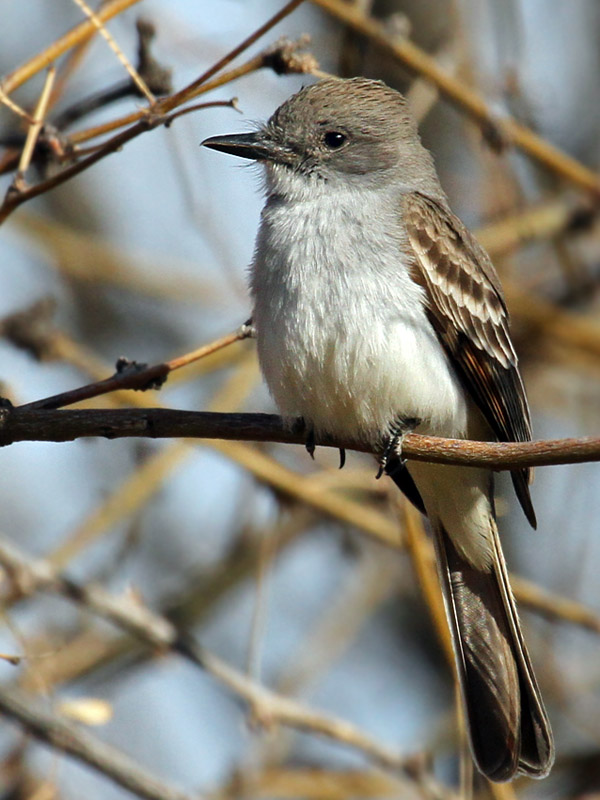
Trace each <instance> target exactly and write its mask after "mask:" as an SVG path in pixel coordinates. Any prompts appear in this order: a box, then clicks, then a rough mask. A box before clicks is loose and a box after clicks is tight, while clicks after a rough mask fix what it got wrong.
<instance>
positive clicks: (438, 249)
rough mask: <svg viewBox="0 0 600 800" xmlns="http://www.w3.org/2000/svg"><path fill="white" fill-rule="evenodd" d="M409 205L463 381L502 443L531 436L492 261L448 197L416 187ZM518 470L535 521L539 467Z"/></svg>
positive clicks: (433, 310) (420, 260)
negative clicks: (532, 489) (533, 486)
mask: <svg viewBox="0 0 600 800" xmlns="http://www.w3.org/2000/svg"><path fill="white" fill-rule="evenodd" d="M403 204H404V208H403V214H404V219H405V222H406V228H407V235H408V241H409V244H410V246H411V249H412V251H413V254H414V268H413V279H414V280H415V281H416V282H417V283H419V284H420V285H421V286H423V288H424V289H425V291H426V293H427V298H428V301H429V308H428V311H429V315H430V319H431V322H432V324H433V326H434V328H435V330H436V332H437V335H438V336H439V338H440V341H441V342H442V344H443V346H444V348H445V349H446V352H447V353H448V355H449V357H450V359H451V361H452V363H453V365H454V367H455V369H456V371H457V373H458V375H459V376H460V379H461V381H462V383H463V385H464V386H465V388H466V390H467V391H468V392H469V394H470V395H471V397H472V398H473V400H474V401H475V402H476V403H477V405H478V406H479V408H480V410H481V412H482V413H483V415H484V417H485V419H486V420H487V422H488V424H489V425H490V427H491V428H492V430H493V432H494V434H495V435H496V436H497V437H498V439H499V440H500V441H503V442H514V441H516V442H526V441H530V439H531V422H530V415H529V406H528V404H527V397H526V395H525V389H524V387H523V382H522V380H521V376H520V374H519V370H518V367H517V356H516V354H515V351H514V348H513V346H512V342H511V340H510V334H509V328H508V323H509V319H508V312H507V309H506V303H505V300H504V295H503V293H502V287H501V286H500V282H499V280H498V276H497V275H496V271H495V270H494V266H493V264H492V262H491V261H490V259H489V257H488V255H487V253H486V252H485V251H484V250H483V248H482V247H481V245H479V243H478V242H477V241H476V240H475V239H474V237H473V236H472V235H471V234H470V233H469V231H468V230H467V229H466V228H465V226H464V225H463V224H462V222H461V221H460V220H459V219H458V217H456V216H455V215H454V214H452V212H451V211H450V210H449V209H448V208H447V207H446V206H445V205H443V204H442V203H440V202H438V201H437V200H434V199H432V198H430V197H426V196H425V195H422V194H420V193H418V192H413V193H410V194H407V195H405V196H404V199H403ZM511 476H512V480H513V484H514V487H515V491H516V493H517V497H518V498H519V502H520V503H521V506H522V507H523V511H524V512H525V515H526V516H527V519H528V520H529V522H530V523H531V524H532V525H533V527H535V525H536V520H535V512H534V510H533V505H532V503H531V497H530V494H529V484H530V482H531V470H529V469H520V470H514V471H513V472H512V473H511Z"/></svg>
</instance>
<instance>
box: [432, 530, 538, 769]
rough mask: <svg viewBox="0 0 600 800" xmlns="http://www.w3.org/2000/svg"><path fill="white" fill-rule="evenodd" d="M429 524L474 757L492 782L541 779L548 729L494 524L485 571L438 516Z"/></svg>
mask: <svg viewBox="0 0 600 800" xmlns="http://www.w3.org/2000/svg"><path fill="white" fill-rule="evenodd" d="M434 529H435V534H436V536H435V538H436V547H437V550H438V564H439V568H440V575H441V581H442V586H443V591H444V599H445V603H446V609H447V612H448V618H449V621H450V628H451V631H452V638H453V643H454V652H455V656H456V661H457V666H458V675H459V680H460V683H461V687H462V696H463V702H464V706H465V709H466V715H467V719H468V727H469V732H470V740H471V747H472V750H473V757H474V759H475V762H476V763H477V765H478V767H479V769H480V770H481V772H483V773H484V775H486V776H487V777H488V778H489V779H490V780H492V781H508V780H511V779H512V778H513V777H514V776H515V775H516V774H517V773H521V774H525V775H529V776H530V777H535V778H543V777H544V776H545V775H547V774H548V772H549V770H550V767H551V766H552V762H553V760H554V744H553V740H552V733H551V730H550V725H549V723H548V719H547V717H546V712H545V710H544V706H543V703H542V699H541V696H540V691H539V689H538V685H537V682H536V679H535V676H534V674H533V669H532V666H531V661H530V659H529V654H528V652H527V649H526V647H525V642H524V640H523V634H522V632H521V627H520V624H519V619H518V616H517V610H516V606H515V601H514V599H513V596H512V593H511V589H510V585H509V582H508V575H507V571H506V564H505V562H504V557H503V555H502V550H501V548H500V542H499V539H498V533H497V531H496V530H495V524H494V525H493V529H494V530H493V532H492V538H493V551H494V552H493V557H492V559H491V564H490V567H489V569H488V570H483V569H479V568H476V567H474V566H473V565H472V564H471V563H470V562H469V561H467V560H466V558H465V557H464V556H463V555H462V554H461V553H459V551H458V550H457V548H455V546H454V544H453V543H452V540H451V538H450V536H449V535H448V533H447V532H446V530H445V528H444V526H443V525H442V524H441V523H440V522H439V521H438V522H437V524H434Z"/></svg>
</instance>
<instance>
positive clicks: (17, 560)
mask: <svg viewBox="0 0 600 800" xmlns="http://www.w3.org/2000/svg"><path fill="white" fill-rule="evenodd" d="M0 564H1V565H2V567H3V568H4V569H5V570H6V572H7V573H8V574H9V575H10V576H11V578H12V580H13V582H14V586H15V590H16V592H17V593H21V594H23V593H27V594H30V593H32V592H34V591H45V592H50V593H52V594H58V595H61V596H62V597H65V598H67V599H69V600H71V601H74V602H76V603H77V604H78V605H80V606H82V607H83V608H85V609H87V610H88V611H91V612H92V613H94V614H96V615H98V616H100V617H102V618H103V619H105V620H108V621H109V622H111V623H113V624H114V625H116V626H117V627H118V628H120V629H121V630H124V631H126V632H127V633H129V634H130V635H132V636H134V637H135V638H137V639H139V640H140V641H142V642H144V643H145V644H146V645H148V646H149V647H151V648H152V649H155V650H156V649H157V648H159V649H161V650H171V651H173V652H175V653H179V654H180V655H182V656H183V657H184V658H186V659H188V660H189V661H191V662H192V663H194V664H196V666H198V667H200V668H201V669H203V670H204V671H205V672H208V673H209V674H210V675H212V676H213V677H214V678H215V679H216V680H217V681H218V682H219V683H220V684H221V685H223V686H225V687H226V688H227V689H228V690H229V691H230V692H232V693H233V694H235V695H236V696H237V697H239V698H240V699H241V700H243V701H244V702H245V703H246V704H247V705H248V707H249V709H250V712H251V716H252V719H253V720H254V722H256V723H260V724H262V725H272V724H273V723H274V722H275V723H279V724H283V725H288V726H290V727H293V728H296V729H297V730H304V731H308V732H311V733H316V734H319V735H321V736H324V737H326V738H329V739H334V740H336V741H340V742H343V743H344V744H346V745H348V746H350V747H352V748H354V749H357V750H360V751H361V752H363V753H365V754H366V755H367V756H369V757H370V758H372V759H374V760H375V761H376V762H378V763H379V764H380V765H381V766H384V767H387V768H388V769H393V770H399V771H401V772H403V773H404V774H405V775H406V776H407V777H409V778H410V779H411V780H413V781H416V782H417V783H418V784H419V785H420V786H421V787H422V788H424V789H425V788H426V789H427V793H426V796H427V797H432V798H433V797H440V796H441V795H440V792H439V791H438V787H437V783H436V782H434V781H433V779H432V778H431V777H430V776H427V775H426V774H425V773H424V771H423V769H422V762H421V759H419V757H411V756H409V757H407V756H405V755H403V754H401V753H399V752H398V751H396V750H394V749H392V748H390V747H388V746H386V745H385V744H383V743H381V742H379V741H377V740H376V739H373V738H371V737H370V736H368V735H367V734H365V733H363V732H362V731H361V730H360V728H357V727H356V726H355V725H353V724H351V723H349V722H346V720H343V719H339V718H337V717H333V716H330V715H326V714H321V713H320V712H318V711H315V710H314V709H312V708H310V707H309V706H305V705H303V704H302V703H299V702H297V701H296V700H293V699H292V698H288V697H284V696H283V695H279V694H277V693H276V692H273V691H272V690H270V689H269V688H267V687H266V686H262V685H260V684H259V683H256V682H255V681H253V680H252V679H251V678H249V677H248V676H247V675H245V674H244V673H242V672H239V671H238V670H236V669H234V668H233V667H230V666H229V664H227V663H226V662H225V661H223V660H222V659H220V658H218V656H215V655H214V654H212V653H211V652H210V651H208V650H206V649H205V648H204V647H202V646H201V645H199V644H198V643H197V642H196V641H195V640H194V639H192V637H190V636H188V635H186V634H185V633H182V632H181V631H179V630H178V629H177V628H176V626H175V625H173V623H172V622H170V621H169V620H168V619H167V618H166V617H162V616H160V615H158V614H156V613H154V612H153V611H151V610H150V609H149V608H147V607H145V606H143V605H142V604H141V603H139V602H136V601H134V600H132V599H131V598H128V597H117V596H114V595H111V594H110V593H109V592H106V591H105V590H104V589H103V588H102V587H100V586H89V585H83V584H79V583H76V582H75V581H72V580H71V579H69V578H66V577H64V576H63V575H61V574H59V573H57V572H56V570H55V569H53V567H52V565H51V564H50V563H49V562H47V561H43V560H41V559H36V560H34V559H30V558H28V557H27V556H25V555H23V554H22V553H21V552H20V551H19V550H18V549H17V548H16V547H15V546H14V545H12V544H9V543H8V542H3V541H0ZM0 711H4V713H6V714H8V715H9V716H11V717H13V718H15V719H17V720H18V721H19V722H21V723H22V724H23V725H24V726H25V727H26V728H27V729H28V730H30V731H31V732H32V733H33V734H34V735H35V736H37V737H38V738H40V739H42V740H43V741H47V742H49V743H50V744H53V745H54V746H55V747H58V748H60V749H61V750H64V751H65V752H68V753H70V754H71V755H74V756H75V757H77V758H80V759H81V760H83V761H85V762H86V763H88V764H91V765H92V766H95V767H96V768H97V769H99V770H100V771H101V772H103V773H104V774H106V775H108V776H109V777H112V778H113V779H115V780H117V782H119V783H120V784H121V785H123V786H126V788H131V789H132V791H137V793H138V794H140V795H141V796H142V797H150V798H158V800H167V798H168V800H180V798H181V800H184V797H185V796H184V795H182V794H181V793H178V792H176V791H175V790H169V791H171V792H172V793H171V794H164V793H163V794H160V793H156V792H155V793H152V789H151V787H150V785H149V786H147V787H146V788H145V789H144V791H142V790H141V789H140V785H139V783H136V784H135V785H136V787H137V788H133V786H134V784H133V783H132V781H133V780H134V778H135V776H134V775H133V774H132V773H133V771H134V765H132V764H131V763H130V762H129V759H126V757H124V756H122V755H121V754H120V753H116V754H115V753H113V751H112V748H110V747H109V746H108V745H104V744H102V743H101V742H97V741H95V740H94V739H93V738H92V737H89V736H88V735H87V734H80V733H79V729H78V728H75V727H74V726H72V725H71V724H70V723H67V722H66V721H62V720H58V719H57V718H56V717H55V716H53V715H49V714H44V713H43V712H38V711H35V710H33V708H32V706H31V705H30V703H29V701H27V700H26V699H24V698H22V697H20V696H19V695H18V694H15V693H14V692H13V690H12V689H11V690H10V691H9V690H7V689H3V688H2V687H0ZM103 748H106V751H104V750H103ZM115 755H116V756H118V757H119V758H115ZM135 769H138V768H137V767H135ZM125 780H129V781H130V782H129V784H127V783H125ZM142 788H143V787H142ZM186 800H187V799H186Z"/></svg>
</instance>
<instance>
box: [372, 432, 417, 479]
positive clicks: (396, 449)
mask: <svg viewBox="0 0 600 800" xmlns="http://www.w3.org/2000/svg"><path fill="white" fill-rule="evenodd" d="M420 424H421V420H420V419H417V418H416V417H398V418H397V419H396V420H394V422H393V423H392V425H391V426H390V433H389V436H387V438H386V441H385V447H384V449H383V451H382V453H381V456H380V457H379V469H378V470H377V475H376V476H375V478H376V479H377V480H379V478H381V476H382V475H383V473H384V472H385V468H386V467H387V465H388V461H389V460H390V458H391V457H392V456H395V457H397V458H398V460H399V462H400V463H401V464H403V463H404V461H403V459H402V440H403V439H404V437H405V436H406V434H407V433H411V432H412V431H414V429H415V428H416V427H417V426H418V425H420Z"/></svg>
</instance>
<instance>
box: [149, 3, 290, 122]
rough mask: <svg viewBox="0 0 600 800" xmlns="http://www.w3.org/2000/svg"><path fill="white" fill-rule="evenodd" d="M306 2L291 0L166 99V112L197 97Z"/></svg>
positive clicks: (164, 107) (164, 105)
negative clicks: (211, 81) (221, 72)
mask: <svg viewBox="0 0 600 800" xmlns="http://www.w3.org/2000/svg"><path fill="white" fill-rule="evenodd" d="M303 2H304V0H290V2H288V3H286V5H285V6H284V7H283V8H282V9H281V10H280V11H278V12H277V13H276V14H274V15H273V16H272V17H271V18H270V19H268V20H267V21H266V22H265V23H264V25H261V26H260V28H257V29H256V30H255V31H254V32H253V33H251V34H250V36H248V37H246V38H245V39H244V41H243V42H240V44H238V45H237V47H234V48H233V50H230V51H229V53H227V55H225V56H223V58H220V59H219V60H218V61H217V62H216V63H215V64H213V65H212V67H210V68H209V69H207V70H206V72H203V73H202V75H200V77H198V78H196V79H195V80H194V81H192V82H191V83H190V84H188V85H187V86H185V87H184V88H183V89H181V90H180V91H178V92H176V93H175V94H174V95H171V97H168V98H166V99H165V100H164V101H162V105H163V109H164V111H171V110H172V109H174V108H176V107H177V106H180V105H182V104H183V103H186V102H187V101H188V100H191V99H192V98H193V97H195V96H196V94H197V93H198V89H199V88H200V87H201V86H202V85H203V84H205V83H206V82H207V81H208V80H209V78H212V77H213V75H216V74H217V72H220V71H221V70H222V69H223V67H226V66H227V64H230V63H231V62H232V61H233V59H234V58H237V57H238V56H239V55H240V53H243V52H244V50H247V49H248V48H249V47H251V46H252V45H253V44H254V42H256V41H257V40H258V39H260V38H261V36H264V35H265V33H267V32H268V31H270V30H271V28H273V27H274V26H275V25H277V24H278V23H279V22H281V20H282V19H285V17H287V16H289V15H290V14H291V13H292V11H295V9H296V8H298V6H299V5H301V4H302V3H303Z"/></svg>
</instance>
